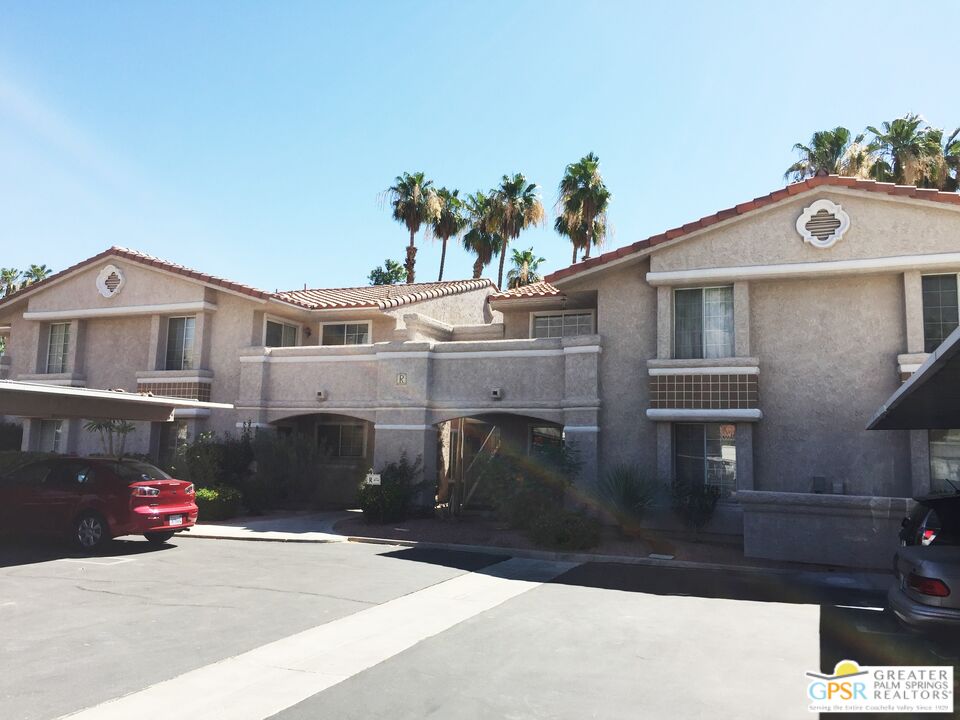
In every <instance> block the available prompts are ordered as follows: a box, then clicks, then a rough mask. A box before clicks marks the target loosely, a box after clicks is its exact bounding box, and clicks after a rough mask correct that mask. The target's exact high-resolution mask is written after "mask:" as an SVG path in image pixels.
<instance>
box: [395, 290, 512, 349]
mask: <svg viewBox="0 0 960 720" xmlns="http://www.w3.org/2000/svg"><path fill="white" fill-rule="evenodd" d="M494 290H495V288H493V287H486V288H482V289H480V290H471V291H469V292H464V293H460V294H458V295H450V296H448V297H442V298H433V299H431V300H423V301H421V302H418V303H413V304H412V305H403V306H401V307H398V308H391V309H389V310H387V311H386V315H389V316H392V317H395V318H397V323H398V326H399V327H403V316H404V315H406V314H407V313H411V312H415V313H419V314H420V315H426V316H428V317H432V318H433V319H434V320H439V321H440V322H443V323H447V324H448V325H479V324H481V323H488V322H491V320H492V319H493V314H492V312H491V311H490V308H489V306H488V304H487V302H486V299H487V296H488V295H490V294H491V293H492V292H494ZM381 339H385V338H381Z"/></svg>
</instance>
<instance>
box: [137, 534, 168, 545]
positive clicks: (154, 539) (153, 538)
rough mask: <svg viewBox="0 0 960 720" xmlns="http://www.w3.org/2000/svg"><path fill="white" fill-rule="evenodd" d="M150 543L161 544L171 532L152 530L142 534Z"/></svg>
mask: <svg viewBox="0 0 960 720" xmlns="http://www.w3.org/2000/svg"><path fill="white" fill-rule="evenodd" d="M144 537H145V538H146V539H147V542H149V543H150V544H151V545H163V543H165V542H166V541H167V540H169V539H170V538H172V537H173V533H172V532H152V533H146V534H144Z"/></svg>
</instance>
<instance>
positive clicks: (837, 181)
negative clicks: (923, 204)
mask: <svg viewBox="0 0 960 720" xmlns="http://www.w3.org/2000/svg"><path fill="white" fill-rule="evenodd" d="M823 186H832V187H845V188H850V189H853V190H865V191H867V192H875V193H883V194H885V195H896V196H898V197H912V198H917V199H920V200H931V201H933V202H940V203H947V204H950V205H960V194H958V193H955V192H943V191H940V190H933V189H927V188H918V187H914V186H913V185H894V184H893V183H882V182H876V181H875V180H859V179H857V178H851V177H841V176H840V175H826V176H821V177H814V178H809V179H807V180H803V181H801V182H798V183H794V184H792V185H787V186H786V187H785V188H782V189H780V190H775V191H774V192H772V193H770V194H769V195H764V196H762V197H758V198H754V199H753V200H750V201H749V202H745V203H740V204H739V205H735V206H734V207H732V208H727V209H726V210H720V211H719V212H716V213H714V214H713V215H707V216H706V217H702V218H700V219H699V220H695V221H694V222H690V223H686V224H685V225H682V226H680V227H676V228H672V229H670V230H667V231H666V232H662V233H660V234H659V235H653V236H651V237H648V238H646V239H644V240H639V241H637V242H635V243H633V244H632V245H626V246H624V247H622V248H618V249H616V250H611V251H610V252H606V253H603V254H602V255H599V256H597V257H594V258H590V259H589V260H584V261H583V262H579V263H576V264H575V265H570V266H569V267H565V268H562V269H560V270H557V271H555V272H552V273H550V274H549V275H547V276H546V277H545V278H544V279H545V280H546V281H547V282H555V281H557V280H562V279H564V278H568V277H571V276H573V275H577V274H579V273H581V272H583V271H584V270H589V269H591V268H595V267H597V266H599V265H604V264H606V263H609V262H611V261H613V260H618V259H620V258H623V257H626V256H628V255H632V254H634V253H637V252H640V251H642V250H647V249H649V248H651V247H654V246H656V245H659V244H661V243H665V242H667V241H668V240H675V239H676V238H679V237H683V236H684V235H689V234H690V233H692V232H695V231H697V230H702V229H703V228H706V227H709V226H711V225H714V224H716V223H718V222H721V221H723V220H728V219H730V218H732V217H737V216H738V215H743V214H745V213H748V212H752V211H754V210H757V209H759V208H762V207H765V206H767V205H772V204H773V203H776V202H779V201H781V200H785V199H787V198H788V197H792V196H793V195H799V194H800V193H805V192H809V191H811V190H816V189H817V188H819V187H823Z"/></svg>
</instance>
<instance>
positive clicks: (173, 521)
mask: <svg viewBox="0 0 960 720" xmlns="http://www.w3.org/2000/svg"><path fill="white" fill-rule="evenodd" d="M167 524H168V525H183V515H171V516H170V517H169V518H167Z"/></svg>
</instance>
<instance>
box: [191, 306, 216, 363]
mask: <svg viewBox="0 0 960 720" xmlns="http://www.w3.org/2000/svg"><path fill="white" fill-rule="evenodd" d="M212 323H213V313H210V312H200V313H197V319H196V321H195V325H194V337H193V363H194V364H193V367H195V368H197V369H198V370H199V369H204V370H205V369H207V368H209V367H210V335H211V334H212V333H211V330H212Z"/></svg>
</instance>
